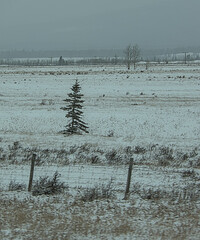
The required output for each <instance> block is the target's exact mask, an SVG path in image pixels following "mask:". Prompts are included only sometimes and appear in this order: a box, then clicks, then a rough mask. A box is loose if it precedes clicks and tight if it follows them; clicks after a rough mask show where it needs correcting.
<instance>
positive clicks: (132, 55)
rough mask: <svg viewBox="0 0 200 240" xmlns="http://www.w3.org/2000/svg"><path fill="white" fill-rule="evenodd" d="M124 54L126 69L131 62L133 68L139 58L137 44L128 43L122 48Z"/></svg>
mask: <svg viewBox="0 0 200 240" xmlns="http://www.w3.org/2000/svg"><path fill="white" fill-rule="evenodd" d="M124 54H125V60H126V64H127V68H128V70H129V69H130V66H131V63H133V64H134V69H135V68H136V63H137V62H138V61H139V58H140V48H139V46H138V45H137V44H136V45H134V46H131V44H129V45H128V46H127V47H126V49H125V50H124Z"/></svg>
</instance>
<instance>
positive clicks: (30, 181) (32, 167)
mask: <svg viewBox="0 0 200 240" xmlns="http://www.w3.org/2000/svg"><path fill="white" fill-rule="evenodd" d="M35 159H36V154H33V156H32V158H31V170H30V177H29V184H28V191H29V192H30V191H31V188H32V183H33V173H34V166H35Z"/></svg>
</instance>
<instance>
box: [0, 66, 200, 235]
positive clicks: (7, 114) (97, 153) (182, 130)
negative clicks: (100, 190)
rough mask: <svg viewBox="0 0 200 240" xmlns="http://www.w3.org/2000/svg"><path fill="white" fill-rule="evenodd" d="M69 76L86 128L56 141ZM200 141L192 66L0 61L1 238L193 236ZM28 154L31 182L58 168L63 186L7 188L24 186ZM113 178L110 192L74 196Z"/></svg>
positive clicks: (197, 79) (198, 92)
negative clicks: (49, 192) (51, 191)
mask: <svg viewBox="0 0 200 240" xmlns="http://www.w3.org/2000/svg"><path fill="white" fill-rule="evenodd" d="M75 79H78V80H79V82H80V84H81V87H82V93H83V94H84V100H85V103H84V120H85V121H86V122H87V123H88V126H89V134H83V135H82V136H71V137H64V136H63V135H62V134H60V133H59V132H60V131H61V130H63V129H64V126H65V125H66V123H67V122H66V118H65V113H64V111H62V110H60V108H61V107H62V106H64V102H63V100H64V99H65V98H66V97H67V93H69V92H70V88H71V86H72V84H73V83H74V81H75ZM199 140H200V68H199V66H198V65H191V66H189V65H176V66H175V65H174V66H173V65H169V66H168V65H166V66H154V67H150V68H149V69H148V70H145V68H143V67H142V66H140V67H139V68H138V69H137V70H136V71H133V70H131V71H127V70H126V68H125V67H124V66H115V67H109V66H102V67H97V66H90V67H75V66H73V67H7V66H1V67H0V164H1V165H0V166H1V167H0V189H1V191H0V203H1V206H3V207H1V210H0V239H174V238H176V239H198V236H199V234H200V232H199V227H200V226H199V213H200V208H199V204H200V202H199V197H200V191H199V186H200V177H199V167H200V144H199ZM137 146H139V149H140V152H139V153H137V151H136V149H137ZM128 148H129V149H131V150H130V151H129V152H127V149H128ZM32 153H36V154H37V156H38V159H39V160H40V162H39V163H38V166H36V169H35V175H34V179H38V178H39V177H40V176H52V175H53V173H54V172H55V171H56V170H57V171H58V172H59V173H60V174H61V180H62V181H64V182H65V183H67V184H68V185H69V190H68V191H67V192H65V193H63V194H61V195H56V196H53V197H45V196H44V197H43V196H39V197H35V196H32V195H31V194H30V193H27V192H26V190H23V191H21V192H16V191H14V192H13V191H8V186H9V183H10V181H16V182H20V183H25V184H26V185H27V184H28V179H29V171H30V156H31V154H32ZM130 156H132V157H133V158H134V168H133V169H134V170H133V177H132V185H131V195H130V199H129V200H126V201H125V200H122V199H123V197H124V190H125V185H126V177H127V171H128V165H127V163H128V159H129V157H130ZM74 163H75V165H74ZM111 178H112V181H113V183H112V184H113V186H112V187H113V189H112V190H113V193H114V197H113V198H111V199H106V200H101V199H100V200H95V201H93V202H83V201H81V199H80V195H81V194H83V193H84V189H85V188H92V187H94V186H97V184H108V183H109V181H110V180H111Z"/></svg>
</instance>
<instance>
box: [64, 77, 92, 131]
mask: <svg viewBox="0 0 200 240" xmlns="http://www.w3.org/2000/svg"><path fill="white" fill-rule="evenodd" d="M71 90H72V92H71V93H69V94H68V97H69V98H66V99H65V100H63V101H65V102H66V103H67V106H66V107H62V108H61V109H62V110H64V111H67V112H68V113H67V114H66V116H65V117H67V118H69V119H70V120H69V123H68V124H67V125H66V126H65V127H66V130H64V131H63V133H64V134H69V135H70V134H81V132H82V131H83V132H86V133H88V131H87V128H88V127H87V124H86V123H85V122H83V121H82V120H81V119H82V115H83V112H82V111H81V109H82V108H83V106H82V103H83V102H84V100H82V99H81V98H82V97H83V94H81V93H80V90H81V87H80V84H79V82H78V80H76V82H75V84H74V85H73V86H72V88H71Z"/></svg>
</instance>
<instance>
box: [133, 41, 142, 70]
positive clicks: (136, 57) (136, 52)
mask: <svg viewBox="0 0 200 240" xmlns="http://www.w3.org/2000/svg"><path fill="white" fill-rule="evenodd" d="M132 52H133V65H134V69H136V63H137V62H138V61H139V59H140V48H139V46H138V45H137V44H136V45H134V46H133V47H132Z"/></svg>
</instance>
